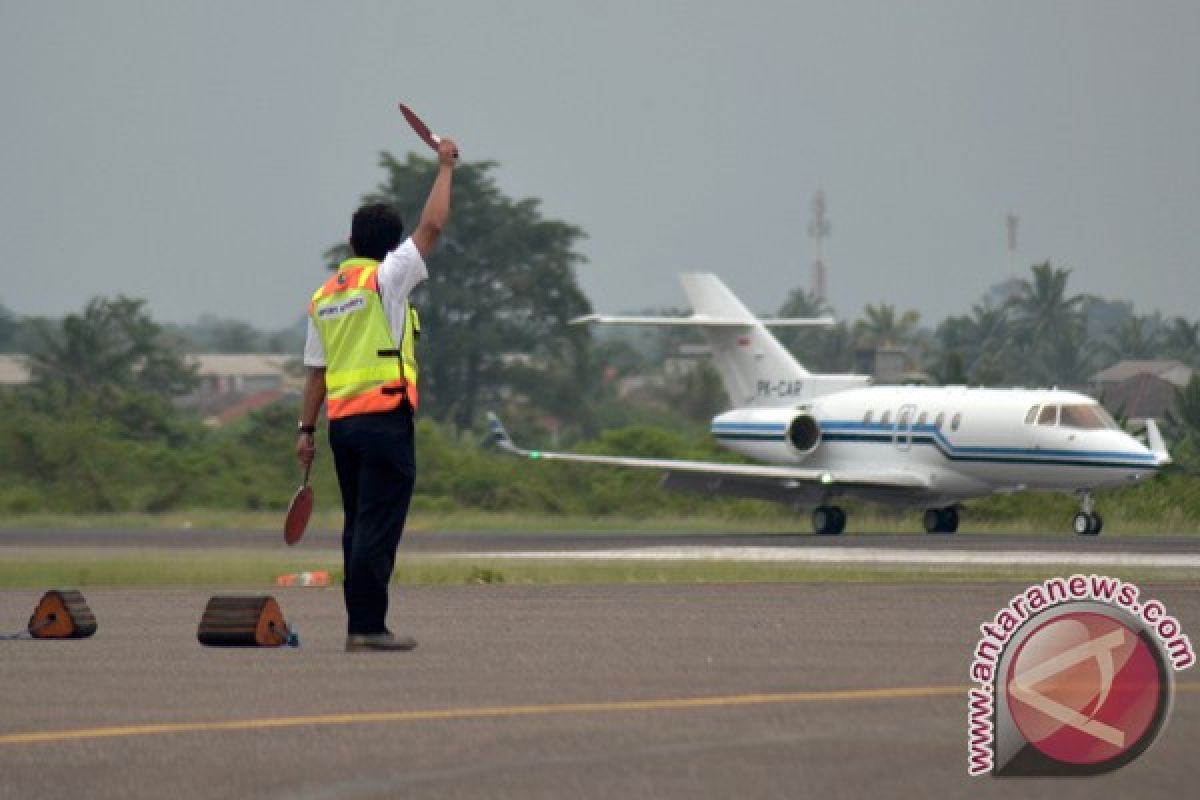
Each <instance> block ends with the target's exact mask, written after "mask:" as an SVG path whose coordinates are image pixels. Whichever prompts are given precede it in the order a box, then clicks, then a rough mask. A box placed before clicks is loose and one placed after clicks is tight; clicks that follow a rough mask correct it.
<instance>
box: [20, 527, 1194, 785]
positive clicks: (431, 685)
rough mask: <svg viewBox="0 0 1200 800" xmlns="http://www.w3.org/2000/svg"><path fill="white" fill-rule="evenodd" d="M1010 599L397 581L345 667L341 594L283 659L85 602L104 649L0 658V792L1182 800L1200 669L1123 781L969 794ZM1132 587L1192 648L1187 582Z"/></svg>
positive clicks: (305, 610) (149, 596) (167, 607)
mask: <svg viewBox="0 0 1200 800" xmlns="http://www.w3.org/2000/svg"><path fill="white" fill-rule="evenodd" d="M1124 541H1126V542H1127V541H1128V540H1124ZM505 546H506V547H508V546H510V543H506V544H505ZM1023 588H1024V584H1015V583H970V584H942V583H939V584H895V585H891V584H883V585H880V584H785V585H779V584H757V585H661V586H658V585H654V586H647V585H616V586H506V585H484V586H457V587H430V586H422V587H412V588H409V587H402V588H399V589H397V591H396V595H395V602H394V607H393V611H392V614H391V621H392V625H393V628H395V629H396V630H398V631H402V632H405V633H411V634H412V635H414V636H416V637H417V639H418V640H419V641H420V646H419V647H418V648H417V650H415V651H413V652H411V653H396V654H392V653H389V654H377V653H353V654H349V653H345V652H343V651H342V645H343V634H342V626H343V616H342V609H341V595H340V592H339V591H338V590H336V589H280V590H274V591H272V592H271V593H272V594H274V595H275V596H276V597H277V598H278V600H279V601H280V603H281V605H282V607H283V610H284V613H285V614H286V616H287V617H288V620H289V622H290V623H291V624H293V625H294V626H295V627H296V628H298V630H299V633H300V639H301V645H300V647H298V648H295V649H293V648H283V649H258V648H253V649H216V648H206V647H202V646H201V645H199V644H198V643H197V641H196V638H195V634H196V625H197V623H198V621H199V618H200V615H201V612H202V611H203V608H204V606H205V603H206V602H207V599H208V597H209V595H210V594H212V592H210V591H206V590H203V589H170V590H116V589H110V590H98V589H93V590H86V591H85V596H86V598H87V600H88V602H89V604H90V606H91V608H92V610H93V611H94V612H95V615H96V617H97V619H98V621H99V630H98V632H97V634H96V635H95V637H93V638H91V639H86V640H79V641H0V708H2V709H3V712H2V715H0V797H2V798H21V799H22V800H25V799H29V800H36V799H37V798H67V797H71V798H74V797H87V798H142V797H146V798H150V797H153V798H164V797H166V798H171V800H186V799H187V798H232V797H237V798H393V797H437V798H443V799H444V798H460V797H461V798H476V797H489V798H491V797H495V798H567V797H570V798H576V797H579V798H593V797H594V798H605V799H606V800H611V798H616V797H639V798H641V797H647V798H649V797H653V798H688V799H689V800H693V799H694V798H728V797H739V798H796V797H831V798H852V797H993V796H997V797H1054V798H1057V799H1058V800H1066V799H1067V798H1076V797H1078V798H1085V797H1086V798H1089V800H1092V798H1095V797H1097V796H1113V797H1129V796H1138V797H1167V796H1170V797H1181V796H1191V795H1192V794H1193V793H1194V790H1195V786H1196V781H1197V778H1200V767H1198V766H1197V760H1196V758H1195V742H1196V741H1200V691H1198V690H1200V683H1198V682H1197V681H1198V679H1197V678H1196V677H1195V670H1194V669H1193V670H1190V671H1187V672H1183V673H1180V675H1179V676H1178V681H1179V683H1178V692H1177V694H1176V697H1175V703H1174V707H1173V711H1172V715H1171V717H1170V720H1169V722H1168V724H1167V727H1166V729H1165V731H1164V732H1163V734H1162V735H1161V737H1160V738H1159V740H1158V741H1157V742H1156V743H1155V744H1154V746H1153V747H1152V748H1151V749H1150V750H1149V751H1148V752H1147V753H1145V754H1144V755H1142V756H1141V757H1140V758H1139V759H1138V760H1136V761H1134V762H1133V763H1132V764H1130V765H1128V766H1126V767H1124V768H1123V769H1121V770H1118V771H1117V772H1114V773H1111V774H1109V775H1105V776H1102V777H1097V778H1090V779H1085V780H1071V779H1056V780H1050V779H1047V780H1030V779H1025V780H1012V779H1009V780H1005V779H994V778H969V777H968V776H967V769H966V768H967V725H966V716H967V713H966V712H967V704H966V690H967V687H968V674H967V670H968V665H969V662H970V658H971V654H972V651H973V649H974V646H975V642H976V640H977V639H978V637H979V625H980V623H982V622H984V621H986V620H990V619H991V618H992V617H993V615H994V614H995V613H996V611H997V610H998V609H999V608H1001V607H1002V606H1003V605H1004V604H1005V603H1006V602H1007V601H1008V599H1009V598H1010V597H1011V596H1012V595H1013V594H1014V593H1016V592H1017V591H1019V590H1021V589H1023ZM1142 588H1143V596H1155V597H1157V598H1158V599H1160V600H1161V601H1162V602H1163V603H1164V604H1165V605H1166V607H1167V608H1168V609H1169V610H1170V612H1171V613H1172V614H1174V615H1175V616H1177V617H1178V618H1179V620H1180V621H1181V622H1182V624H1183V627H1184V631H1185V632H1190V633H1191V635H1192V637H1193V639H1196V638H1197V636H1200V634H1197V631H1200V583H1197V582H1191V583H1182V584H1181V583H1170V584H1162V585H1154V584H1149V585H1146V586H1143V587H1142ZM222 593H225V592H222ZM40 594H41V592H40V591H29V590H20V591H16V590H7V591H0V630H18V629H20V628H21V627H22V626H23V625H24V622H25V620H26V619H27V618H28V615H29V613H30V611H31V610H32V609H33V607H34V605H35V604H36V602H37V600H38V598H39V597H40Z"/></svg>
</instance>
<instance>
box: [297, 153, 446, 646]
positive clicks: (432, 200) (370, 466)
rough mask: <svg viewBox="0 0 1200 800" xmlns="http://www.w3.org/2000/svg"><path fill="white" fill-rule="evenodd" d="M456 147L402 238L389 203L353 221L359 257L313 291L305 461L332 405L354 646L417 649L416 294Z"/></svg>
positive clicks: (442, 159) (303, 415)
mask: <svg viewBox="0 0 1200 800" xmlns="http://www.w3.org/2000/svg"><path fill="white" fill-rule="evenodd" d="M457 157H458V149H457V146H456V145H455V143H454V142H453V140H451V139H442V140H441V143H440V144H439V145H438V171H437V177H436V178H435V179H434V182H433V187H432V188H431V189H430V190H429V197H428V198H427V199H426V201H425V208H424V210H423V211H422V212H421V219H420V222H418V224H417V228H416V230H415V231H413V234H412V236H411V237H410V238H408V239H404V240H403V241H401V238H402V235H403V230H404V228H403V223H402V222H401V220H400V216H399V214H397V213H396V212H395V210H394V209H392V208H390V207H389V206H386V205H382V204H374V205H367V206H363V207H362V208H360V209H359V210H358V211H357V212H355V214H354V218H353V220H352V223H351V232H350V250H351V252H352V253H353V255H354V257H353V258H350V259H347V260H346V261H344V262H342V264H341V265H340V266H339V267H338V271H337V274H336V275H334V276H333V277H332V278H330V279H329V280H328V281H326V283H325V284H324V285H323V286H322V287H321V288H320V289H318V290H317V291H316V293H314V294H313V297H312V303H311V304H310V305H309V317H308V339H307V341H306V342H305V346H304V365H305V367H306V370H305V383H304V398H303V401H302V406H301V410H300V423H299V426H298V436H297V439H296V455H297V457H298V458H299V460H300V463H301V464H303V465H304V466H308V465H310V464H311V463H312V461H313V458H314V456H315V455H316V444H315V442H314V441H313V432H314V430H315V425H316V420H317V414H318V413H319V412H320V410H321V404H322V403H323V402H324V403H325V404H326V416H328V418H329V445H330V448H331V449H332V450H333V461H334V467H335V468H336V470H337V477H338V486H339V488H340V489H341V492H342V507H343V509H344V510H345V527H344V529H343V531H342V557H343V563H344V566H345V573H346V577H345V582H344V586H343V593H344V596H345V602H346V616H347V627H346V633H347V636H346V650H347V651H351V652H358V651H399V650H411V649H412V648H414V647H416V646H417V643H416V640H414V639H413V638H412V637H409V636H396V635H394V634H392V633H391V632H390V631H389V630H388V629H387V624H386V618H387V609H388V582H389V580H390V579H391V576H392V570H393V568H394V567H395V562H396V547H397V546H398V545H399V544H400V535H401V533H403V531H404V520H405V517H406V516H407V515H408V504H409V501H410V500H411V498H412V490H413V482H414V479H415V477H416V461H415V457H414V452H413V450H414V448H413V413H414V412H415V411H416V408H417V400H418V398H417V363H416V350H415V339H416V338H417V336H418V335H419V334H420V324H419V322H418V320H417V316H416V312H415V311H414V310H413V309H411V308H410V306H409V304H408V296H409V293H410V292H412V290H413V288H414V287H415V286H416V285H417V284H419V283H420V282H421V281H423V280H425V278H427V277H428V276H429V273H428V272H427V270H426V268H425V259H426V257H428V255H429V254H430V253H431V252H432V251H433V247H434V245H435V244H436V243H437V240H438V237H439V236H440V235H441V233H442V229H443V228H444V227H445V225H446V221H447V219H448V218H449V216H450V186H451V182H452V176H453V172H454V163H455V159H456V158H457Z"/></svg>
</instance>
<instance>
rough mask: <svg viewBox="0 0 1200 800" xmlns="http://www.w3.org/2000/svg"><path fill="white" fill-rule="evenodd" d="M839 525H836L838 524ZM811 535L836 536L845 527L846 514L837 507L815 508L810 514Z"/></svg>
mask: <svg viewBox="0 0 1200 800" xmlns="http://www.w3.org/2000/svg"><path fill="white" fill-rule="evenodd" d="M839 521H840V522H841V525H840V526H839V525H838V522H839ZM812 526H813V533H816V534H820V535H822V536H824V535H837V534H839V533H841V532H842V530H843V529H844V528H845V526H846V514H845V512H844V511H842V510H841V509H840V508H838V507H837V506H817V507H816V508H814V509H813V513H812Z"/></svg>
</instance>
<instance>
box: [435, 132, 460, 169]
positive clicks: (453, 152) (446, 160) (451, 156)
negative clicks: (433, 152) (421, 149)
mask: <svg viewBox="0 0 1200 800" xmlns="http://www.w3.org/2000/svg"><path fill="white" fill-rule="evenodd" d="M457 159H458V144H456V143H455V141H454V140H453V139H449V138H446V137H442V140H441V141H440V142H438V163H439V164H441V165H442V166H443V167H453V166H454V162H455V161H456V160H457Z"/></svg>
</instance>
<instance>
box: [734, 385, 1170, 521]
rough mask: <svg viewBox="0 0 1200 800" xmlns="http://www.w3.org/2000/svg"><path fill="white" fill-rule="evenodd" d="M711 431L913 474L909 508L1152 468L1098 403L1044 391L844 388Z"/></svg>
mask: <svg viewBox="0 0 1200 800" xmlns="http://www.w3.org/2000/svg"><path fill="white" fill-rule="evenodd" d="M1063 408H1067V409H1070V411H1069V412H1063V411H1062V409H1063ZM1043 409H1051V410H1050V411H1046V412H1045V413H1043ZM1078 409H1086V410H1085V411H1082V412H1081V411H1078ZM1080 416H1083V417H1084V419H1083V420H1080V419H1077V418H1078V417H1080ZM1060 417H1061V419H1060ZM1068 417H1069V418H1068ZM806 418H807V419H806ZM1080 422H1083V423H1084V424H1083V425H1082V426H1081V425H1080V424H1079V423H1080ZM712 433H713V436H714V437H715V438H716V439H717V441H718V442H720V443H721V444H722V445H723V446H725V447H727V448H729V449H730V450H733V451H734V452H736V453H739V454H741V455H744V456H746V457H748V458H752V459H755V460H758V461H764V462H767V463H769V464H777V465H797V466H800V465H802V466H804V467H808V468H812V469H828V470H830V471H837V470H841V469H846V468H848V467H861V466H862V465H864V464H870V465H871V466H872V468H875V469H883V470H886V469H891V468H894V469H896V470H904V471H906V472H911V473H916V474H919V475H920V476H921V477H922V478H925V479H927V480H928V485H929V487H930V491H929V494H925V495H924V496H918V495H914V496H912V497H911V504H912V505H948V504H951V503H953V502H956V501H959V500H964V499H967V498H972V497H980V496H985V495H989V494H994V493H1007V492H1017V491H1025V490H1043V491H1075V490H1080V489H1084V488H1086V489H1089V490H1090V489H1099V488H1106V487H1114V486H1123V485H1128V484H1131V483H1134V482H1137V481H1139V480H1141V479H1143V478H1145V477H1148V476H1151V475H1153V474H1154V473H1155V472H1157V470H1158V468H1159V466H1160V464H1159V459H1158V458H1157V457H1156V456H1155V454H1154V453H1153V452H1151V451H1150V450H1149V449H1148V448H1146V447H1145V446H1144V445H1142V443H1141V442H1139V441H1138V440H1137V439H1135V438H1134V437H1132V436H1130V435H1129V434H1127V433H1125V432H1124V431H1123V430H1120V429H1119V428H1117V426H1116V425H1115V424H1113V423H1112V421H1111V420H1110V419H1109V418H1108V416H1107V415H1106V414H1104V412H1103V411H1102V410H1101V409H1100V408H1099V406H1098V404H1097V403H1096V401H1095V400H1093V399H1091V398H1089V397H1087V396H1086V395H1082V394H1079V393H1076V392H1068V391H1060V390H1049V389H1034V390H1030V389H977V388H976V389H972V388H966V387H955V386H951V387H921V386H877V387H867V388H861V389H851V390H847V391H840V392H834V393H831V394H826V395H822V396H819V397H816V398H813V399H812V400H810V401H808V402H805V403H804V404H802V405H800V406H797V407H773V408H772V407H768V408H754V407H751V408H741V409H734V410H732V411H728V412H726V413H724V414H720V415H718V416H717V417H715V418H714V419H713V422H712ZM856 494H863V492H856ZM881 499H883V498H881ZM886 499H888V500H889V501H890V502H893V503H895V502H898V501H899V500H900V498H897V497H894V496H889V497H888V498H886Z"/></svg>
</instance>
